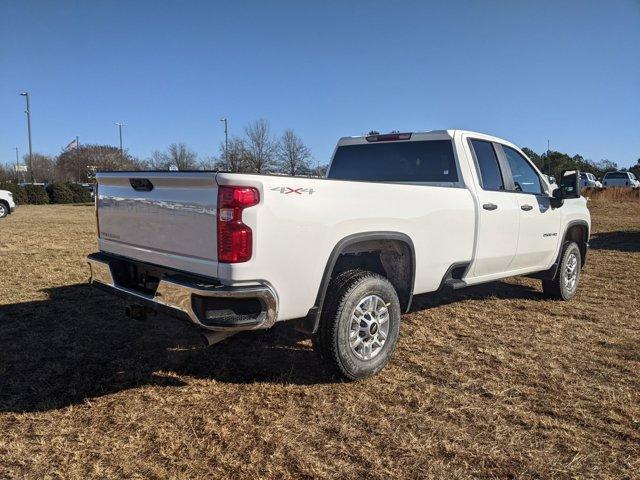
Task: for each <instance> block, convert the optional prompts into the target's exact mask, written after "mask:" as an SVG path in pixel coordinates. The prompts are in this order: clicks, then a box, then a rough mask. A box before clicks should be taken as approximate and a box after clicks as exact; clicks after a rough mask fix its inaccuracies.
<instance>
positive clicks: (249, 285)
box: [88, 130, 591, 380]
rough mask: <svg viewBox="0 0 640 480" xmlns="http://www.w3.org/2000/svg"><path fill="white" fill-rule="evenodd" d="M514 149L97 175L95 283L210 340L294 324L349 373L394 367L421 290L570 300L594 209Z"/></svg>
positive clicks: (406, 149)
mask: <svg viewBox="0 0 640 480" xmlns="http://www.w3.org/2000/svg"><path fill="white" fill-rule="evenodd" d="M579 181H580V174H579V172H569V173H566V174H564V176H563V178H562V180H561V182H560V187H559V188H557V189H556V190H554V192H553V194H551V190H550V187H549V185H548V183H547V181H546V180H544V179H543V176H542V174H541V173H540V171H539V170H538V169H537V168H536V167H535V166H534V165H533V163H532V162H531V161H529V159H528V158H527V157H526V156H525V155H524V154H523V153H522V151H521V150H520V149H519V148H518V147H516V146H515V145H513V144H511V143H509V142H507V141H505V140H501V139H499V138H496V137H492V136H488V135H483V134H479V133H473V132H467V131H459V130H446V131H432V132H423V133H393V134H385V135H372V136H368V137H346V138H342V139H340V141H339V143H338V146H337V148H336V150H335V153H334V156H333V160H332V162H331V165H330V167H329V170H328V173H327V178H323V179H319V178H300V177H285V176H275V175H274V176H271V175H253V174H237V173H225V172H203V171H197V172H196V171H190V172H112V173H99V174H98V175H97V195H96V214H97V223H98V245H99V250H100V251H99V252H98V253H95V254H92V255H90V256H89V257H88V260H89V263H90V265H91V281H92V282H93V283H94V284H96V285H97V286H100V287H102V288H104V289H106V290H108V291H110V292H112V293H114V294H118V295H120V296H123V297H125V298H127V299H129V300H130V301H131V302H132V303H133V305H132V306H131V307H130V308H129V310H128V314H129V315H130V316H133V317H137V316H143V315H144V314H145V312H147V311H149V309H152V310H153V311H158V310H161V311H166V312H168V313H169V314H171V315H173V316H176V317H184V318H186V319H187V320H189V321H191V322H193V323H194V324H195V325H197V326H198V327H199V328H200V329H202V331H203V332H204V333H205V336H206V337H207V338H209V341H210V343H213V342H215V341H217V340H219V339H221V338H224V337H226V336H228V335H230V334H232V333H235V332H238V331H241V330H251V329H262V328H269V327H271V326H272V325H274V323H275V322H279V321H285V320H291V321H294V320H295V325H296V326H297V328H299V329H302V330H304V331H306V332H308V333H310V334H312V335H313V344H314V348H316V350H317V351H318V352H319V353H320V354H321V357H322V358H323V359H324V360H325V361H326V362H327V364H328V365H329V366H330V367H331V368H332V369H333V370H334V371H335V372H336V373H338V374H339V375H341V376H343V377H344V378H346V379H351V380H353V379H359V378H363V377H367V376H370V375H373V374H375V373H377V372H378V371H379V370H380V369H382V368H383V367H384V365H385V364H386V363H387V362H388V360H389V358H390V356H391V354H392V352H393V350H394V348H395V345H396V342H397V340H398V334H399V330H400V317H401V313H402V312H406V311H407V310H408V309H409V308H410V306H411V299H412V297H413V295H416V294H421V293H427V292H435V291H438V290H443V289H458V288H461V287H465V286H467V285H474V284H479V283H484V282H489V281H492V280H498V279H501V278H505V277H510V276H514V275H535V276H536V277H537V278H540V279H541V280H542V285H543V290H544V292H545V294H547V295H548V296H550V297H553V298H558V299H565V300H567V299H570V298H571V297H573V296H574V295H575V293H576V289H577V287H578V283H579V280H580V271H581V267H582V266H583V265H584V262H585V258H586V254H587V248H588V240H589V232H590V227H591V221H590V215H589V211H588V209H587V203H586V200H585V199H584V198H583V197H580V194H579V191H580V190H579Z"/></svg>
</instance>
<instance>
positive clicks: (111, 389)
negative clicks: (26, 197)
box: [0, 196, 640, 479]
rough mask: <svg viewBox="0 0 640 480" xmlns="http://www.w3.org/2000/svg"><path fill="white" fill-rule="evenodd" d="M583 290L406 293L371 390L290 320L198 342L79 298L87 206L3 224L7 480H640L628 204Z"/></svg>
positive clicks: (639, 337) (39, 209) (638, 248)
mask: <svg viewBox="0 0 640 480" xmlns="http://www.w3.org/2000/svg"><path fill="white" fill-rule="evenodd" d="M590 207H591V211H592V215H593V225H594V232H593V235H592V240H591V245H592V248H591V251H590V254H589V259H588V263H587V267H586V269H585V270H584V272H583V277H582V286H581V288H580V292H579V295H578V297H577V298H576V299H575V300H574V301H572V302H569V303H560V302H555V301H549V300H545V299H544V298H543V297H542V295H541V288H540V285H539V282H537V281H535V280H531V279H526V278H522V279H520V278H519V279H514V280H509V281H508V282H497V283H494V284H491V285H486V286H480V287H473V288H469V289H467V290H462V291H459V292H457V293H455V294H449V295H430V296H421V297H418V298H417V299H416V301H415V304H414V308H413V312H412V313H410V314H408V315H404V316H403V322H404V323H403V325H402V330H401V339H400V343H399V346H398V349H397V350H396V353H395V356H394V359H393V360H392V363H391V364H390V365H389V366H388V367H387V368H386V369H385V370H384V371H383V372H382V374H381V375H380V376H378V377H376V378H373V379H370V380H368V381H364V382H360V383H340V382H336V381H335V380H334V379H332V378H331V377H329V376H327V375H326V374H325V373H323V371H322V370H321V368H320V365H319V363H318V361H317V360H316V357H315V355H314V353H313V351H312V350H311V345H310V342H309V340H307V339H305V338H304V337H302V336H300V335H299V334H297V333H294V332H292V331H289V329H288V328H282V327H280V328H276V329H274V330H273V331H268V332H262V333H251V334H243V335H238V336H236V337H233V338H231V339H229V340H227V341H225V342H223V343H221V344H218V345H214V346H212V347H208V348H205V347H202V346H201V344H200V340H199V337H198V335H197V333H196V331H195V330H193V329H192V328H191V327H189V326H188V325H186V324H183V323H181V322H179V321H177V320H171V319H169V318H164V317H156V318H153V319H151V320H149V321H147V322H144V323H143V322H135V321H128V320H127V319H125V317H124V315H123V306H124V304H123V303H122V302H121V301H119V300H116V299H114V298H112V297H110V296H108V295H106V294H104V293H102V292H100V291H98V290H94V289H92V288H89V287H88V286H86V284H85V282H86V280H87V278H88V267H87V265H86V264H85V262H84V257H85V255H86V254H87V253H89V252H92V251H94V250H95V240H94V213H93V208H92V207H86V206H24V207H19V208H18V210H17V211H16V212H15V214H13V215H11V216H9V217H8V218H6V219H3V220H0V272H1V273H0V478H5V477H6V478H79V479H80V478H82V479H84V478H96V477H99V478H167V477H170V478H197V477H200V478H203V477H216V478H240V477H243V478H255V477H268V478H331V477H332V478H352V479H356V478H403V477H409V478H425V477H438V478H478V477H481V478H639V477H640V473H639V472H640V307H639V298H638V295H639V291H640V202H639V201H637V200H636V201H630V200H626V201H625V200H624V199H618V200H616V201H612V200H611V199H608V198H606V196H603V197H601V198H593V199H592V201H591V202H590Z"/></svg>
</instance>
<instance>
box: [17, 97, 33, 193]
mask: <svg viewBox="0 0 640 480" xmlns="http://www.w3.org/2000/svg"><path fill="white" fill-rule="evenodd" d="M20 95H22V96H23V97H25V98H26V99H27V109H26V110H25V111H24V113H26V114H27V131H28V132H29V172H30V173H31V183H34V182H35V180H34V179H33V152H32V151H31V108H29V92H22V93H21V94H20Z"/></svg>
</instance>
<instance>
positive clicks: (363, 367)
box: [313, 270, 400, 380]
mask: <svg viewBox="0 0 640 480" xmlns="http://www.w3.org/2000/svg"><path fill="white" fill-rule="evenodd" d="M399 332H400V301H399V300H398V295H397V293H396V291H395V289H394V288H393V285H391V283H390V282H389V280H387V279H386V278H385V277H383V276H381V275H378V274H377V273H373V272H368V271H362V270H350V271H347V272H343V273H341V274H339V275H338V276H337V277H336V278H335V279H333V280H332V281H331V283H330V284H329V290H328V292H327V298H326V301H325V302H324V305H323V311H322V315H321V318H320V325H319V328H318V332H317V333H316V334H315V335H314V337H313V346H314V349H315V350H316V351H317V352H318V353H319V354H320V356H321V357H322V359H323V360H324V361H325V362H326V363H327V365H328V366H329V368H330V369H331V370H332V371H333V372H334V373H337V374H338V375H339V376H341V377H342V378H344V379H346V380H358V379H362V378H366V377H370V376H372V375H375V374H376V373H378V372H379V371H380V370H382V368H384V366H385V365H386V364H387V363H388V362H389V360H390V358H391V355H392V353H393V351H394V349H395V347H396V343H397V342H398V334H399Z"/></svg>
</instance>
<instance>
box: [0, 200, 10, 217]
mask: <svg viewBox="0 0 640 480" xmlns="http://www.w3.org/2000/svg"><path fill="white" fill-rule="evenodd" d="M8 214H9V207H8V206H7V205H5V203H4V202H0V218H2V217H6V216H7V215H8Z"/></svg>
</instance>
